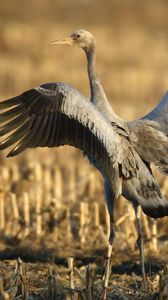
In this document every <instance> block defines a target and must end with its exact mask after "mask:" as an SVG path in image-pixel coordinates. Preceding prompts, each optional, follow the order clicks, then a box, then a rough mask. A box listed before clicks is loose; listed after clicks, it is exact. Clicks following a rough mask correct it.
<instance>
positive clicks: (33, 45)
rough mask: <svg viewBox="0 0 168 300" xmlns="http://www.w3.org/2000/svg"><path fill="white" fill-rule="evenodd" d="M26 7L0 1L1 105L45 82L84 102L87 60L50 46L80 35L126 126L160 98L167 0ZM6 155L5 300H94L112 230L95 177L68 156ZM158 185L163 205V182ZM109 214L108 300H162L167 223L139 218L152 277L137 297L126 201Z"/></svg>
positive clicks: (0, 171) (1, 180)
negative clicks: (89, 35)
mask: <svg viewBox="0 0 168 300" xmlns="http://www.w3.org/2000/svg"><path fill="white" fill-rule="evenodd" d="M22 2H23V3H21V2H20V1H19V0H13V1H12V4H11V2H9V1H1V3H0V17H1V24H0V29H1V34H0V53H1V55H0V78H1V85H0V94H1V99H4V98H7V97H11V96H14V95H16V94H19V93H20V92H22V91H24V90H26V89H28V88H30V87H33V86H37V85H39V84H41V83H44V82H49V81H64V82H67V83H70V84H72V85H73V86H75V87H76V88H78V89H79V90H81V91H82V92H83V93H84V94H86V95H87V94H88V95H89V88H88V79H87V73H86V62H85V57H84V54H83V53H82V51H80V50H79V49H76V48H73V49H71V48H67V47H61V46H60V47H52V48H51V47H49V46H48V42H50V41H51V40H53V39H55V38H60V37H62V36H64V35H65V34H68V33H70V32H72V31H73V30H75V29H78V28H81V27H83V28H86V29H88V30H90V31H92V32H93V34H94V35H95V36H96V38H97V47H98V53H97V59H98V61H97V65H98V72H99V74H100V77H101V79H102V83H103V85H104V87H105V90H106V92H107V95H108V98H109V100H110V101H111V103H112V105H113V107H114V109H115V111H116V112H117V113H118V114H119V115H120V116H121V117H123V118H125V119H127V120H129V119H133V118H135V117H140V116H142V115H143V114H145V113H147V112H148V111H149V110H150V109H151V108H152V107H153V106H154V105H155V104H156V103H157V102H158V100H159V99H160V98H161V97H162V95H163V94H164V93H165V91H166V90H167V86H168V71H167V70H168V58H167V49H168V40H167V36H168V25H167V9H168V7H167V6H168V5H167V2H166V1H164V0H160V1H155V0H154V1H152V2H151V1H148V2H147V1H145V0H142V1H140V2H137V1H133V0H127V1H117V0H112V1H110V0H108V1H106V2H105V1H103V0H99V1H97V2H96V1H95V0H92V1H89V0H81V1H79V0H78V1H77V0H69V1H61V0H59V1H54V0H53V1H52V0H50V1H46V0H43V1H39V0H29V1H22ZM95 7H96V12H95V11H94V10H95ZM5 155H6V152H5V153H1V154H0V162H1V165H0V234H1V242H0V258H1V259H6V260H7V261H6V260H5V261H2V262H1V263H0V276H1V280H0V293H1V296H0V297H1V298H0V299H21V298H19V296H20V295H22V298H23V299H51V300H52V299H62V298H63V297H64V298H65V299H100V294H101V285H102V282H101V278H102V269H103V261H102V257H103V255H105V249H106V246H107V237H108V231H109V227H108V226H109V225H108V224H109V220H108V214H107V210H106V207H105V201H104V194H103V183H102V179H101V177H100V175H99V174H98V172H96V171H95V170H94V169H93V168H92V167H91V166H90V165H89V164H88V162H87V160H86V159H85V158H83V156H82V154H81V153H80V152H79V151H78V150H76V149H72V148H70V147H68V146H67V147H61V148H59V149H51V150H48V149H36V150H28V151H26V152H25V153H24V154H22V155H20V156H19V157H17V158H10V159H6V158H5ZM157 176H158V174H157ZM158 180H159V182H160V184H161V188H162V191H163V192H164V193H165V194H166V195H167V196H168V182H167V179H164V178H163V177H162V176H159V177H158ZM115 216H116V217H115V219H116V232H117V235H116V241H115V246H114V254H113V276H112V277H111V281H110V292H109V299H110V297H112V295H113V297H114V298H113V299H166V297H167V294H168V293H167V275H166V274H167V271H166V270H165V271H164V272H163V271H162V273H161V274H160V275H158V274H159V273H158V271H159V270H161V269H163V268H164V267H165V266H166V264H167V258H168V256H167V253H166V247H167V218H164V219H163V220H159V221H158V222H157V224H156V223H155V222H153V221H152V220H150V219H148V218H146V216H144V215H142V221H143V232H144V238H145V250H146V257H147V264H146V267H147V271H149V272H148V290H147V291H144V290H143V288H142V284H141V277H140V268H139V263H137V261H138V259H139V256H138V252H137V249H136V235H137V233H136V227H135V220H134V215H133V213H132V208H131V206H130V205H129V204H128V203H127V201H125V200H124V199H123V198H121V199H120V200H119V201H118V203H117V206H116V208H115ZM18 257H21V258H22V259H23V260H24V261H27V263H26V264H23V263H22V261H20V260H17V259H18ZM70 257H74V258H75V260H74V261H72V260H71V259H70ZM67 258H69V259H68V261H67ZM9 259H11V260H10V261H9ZM14 260H17V261H16V262H15V261H14ZM37 261H41V262H40V263H32V262H37ZM30 262H31V263H30ZM72 263H73V266H75V269H73V268H72ZM73 270H74V271H73ZM94 276H95V278H94ZM159 276H160V277H159ZM92 277H93V279H92ZM74 290H75V291H74ZM58 294H60V295H58ZM9 295H10V296H9ZM165 295H166V296H165ZM61 297H62V298H61ZM68 297H69V298H68ZM115 297H116V298H115ZM158 297H159V298H158ZM111 299H112V298H111Z"/></svg>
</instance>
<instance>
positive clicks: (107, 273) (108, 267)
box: [102, 215, 115, 300]
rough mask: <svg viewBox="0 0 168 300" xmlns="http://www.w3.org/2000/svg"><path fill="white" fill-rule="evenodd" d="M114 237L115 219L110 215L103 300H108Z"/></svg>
mask: <svg viewBox="0 0 168 300" xmlns="http://www.w3.org/2000/svg"><path fill="white" fill-rule="evenodd" d="M114 237H115V231H114V219H113V216H112V215H110V237H109V244H108V249H107V257H106V265H105V272H104V275H103V297H102V300H105V299H106V298H107V289H108V283H109V278H110V274H111V267H112V264H111V256H112V249H113V240H114Z"/></svg>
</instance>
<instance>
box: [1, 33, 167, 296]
mask: <svg viewBox="0 0 168 300" xmlns="http://www.w3.org/2000/svg"><path fill="white" fill-rule="evenodd" d="M51 44H52V45H54V44H68V45H70V46H77V47H80V48H82V49H83V50H84V51H85V53H86V57H87V64H88V75H89V81H90V89H91V97H90V100H91V101H90V102H89V101H88V99H87V98H86V97H85V96H83V95H82V94H81V93H80V92H79V91H77V90H76V89H74V88H73V87H71V86H70V85H68V84H65V83H62V82H52V83H46V84H42V85H40V86H39V87H36V88H32V89H30V90H28V91H26V92H24V93H22V94H21V95H19V96H16V97H14V98H11V99H8V100H4V101H2V102H0V110H1V113H0V123H3V124H2V125H1V127H0V136H2V137H4V136H5V137H4V139H3V140H2V141H1V142H0V150H3V149H6V148H7V147H9V146H12V145H13V144H15V145H14V147H13V148H12V149H11V150H10V152H9V153H8V156H15V155H18V154H20V153H21V152H23V151H24V150H26V149H27V148H36V147H58V146H61V145H66V144H68V145H71V146H75V147H77V148H79V149H81V150H82V151H85V152H86V154H87V155H88V157H89V159H90V160H91V161H92V163H94V165H95V166H96V167H97V168H98V169H99V170H100V171H101V173H102V175H103V177H104V185H105V195H106V201H107V206H108V210H109V214H110V225H111V226H110V237H109V248H108V249H110V250H109V254H108V259H107V265H106V272H107V271H108V269H109V266H110V258H111V251H112V244H113V238H114V217H113V207H114V205H115V201H116V200H117V198H118V197H119V195H120V194H123V196H124V197H125V198H126V199H128V200H129V201H131V203H132V204H133V207H134V210H135V214H136V219H137V228H138V246H139V249H140V257H141V270H142V275H143V278H145V268H144V253H143V241H142V232H141V223H140V218H139V209H138V208H139V206H141V207H142V209H143V211H144V213H146V214H147V215H149V216H151V217H153V218H160V217H164V216H167V215H168V201H167V200H166V199H165V198H164V196H163V195H162V194H161V192H160V189H159V186H158V184H157V182H156V180H155V178H154V176H153V174H152V171H151V168H150V164H151V163H154V164H155V165H157V166H158V168H159V169H160V170H162V171H164V172H168V156H167V154H168V152H167V149H168V138H167V134H168V132H167V131H168V129H167V126H166V114H165V112H167V106H168V104H167V103H168V96H165V97H164V99H163V100H162V101H161V103H160V104H159V105H158V107H156V108H155V109H154V110H153V111H152V112H151V113H149V114H148V115H147V116H145V117H144V118H142V119H140V120H136V121H132V122H125V121H124V120H122V119H121V118H120V117H118V116H117V115H116V114H115V113H114V111H113V110H112V108H111V106H110V104H109V102H108V100H107V97H106V95H105V92H104V89H103V87H102V85H101V83H100V80H99V78H98V76H97V74H96V67H95V57H96V41H95V38H94V37H93V35H92V34H91V33H89V32H88V31H86V30H78V31H76V32H73V33H72V34H71V35H70V36H69V37H66V38H63V39H61V40H57V41H53V42H52V43H51ZM165 99H166V100H165ZM108 273H109V272H108ZM107 284H108V282H107V281H106V282H105V284H104V290H105V292H104V298H103V299H105V298H106V290H107Z"/></svg>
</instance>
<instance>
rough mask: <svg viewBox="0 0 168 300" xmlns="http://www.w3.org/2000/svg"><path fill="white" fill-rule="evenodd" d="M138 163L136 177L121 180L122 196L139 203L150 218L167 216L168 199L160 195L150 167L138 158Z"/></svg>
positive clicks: (136, 203)
mask: <svg viewBox="0 0 168 300" xmlns="http://www.w3.org/2000/svg"><path fill="white" fill-rule="evenodd" d="M139 165H140V168H139V170H138V172H137V178H135V177H132V178H130V179H128V180H125V181H123V196H124V197H125V198H127V199H128V200H130V201H131V202H132V203H134V204H135V205H140V206H141V207H142V210H143V212H144V213H145V214H146V215H148V216H150V217H152V218H155V219H157V218H162V217H165V216H168V201H167V200H166V199H165V197H164V196H163V195H162V193H161V191H160V188H159V185H158V183H157V181H156V179H155V178H154V176H153V174H152V172H151V169H150V168H148V167H147V166H146V165H145V164H144V163H143V161H141V160H140V159H139Z"/></svg>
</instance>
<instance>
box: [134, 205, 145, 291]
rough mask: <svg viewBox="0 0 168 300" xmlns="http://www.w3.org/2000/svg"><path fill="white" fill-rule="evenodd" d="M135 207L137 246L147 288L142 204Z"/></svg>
mask: <svg viewBox="0 0 168 300" xmlns="http://www.w3.org/2000/svg"><path fill="white" fill-rule="evenodd" d="M134 209H135V216H136V222H137V230H138V239H137V246H138V248H139V251H140V263H141V273H142V277H143V284H144V288H146V276H145V259H144V246H143V236H142V226H141V219H140V216H141V207H140V206H138V207H134Z"/></svg>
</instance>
